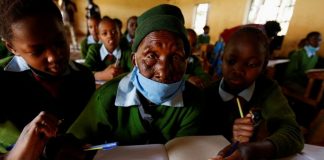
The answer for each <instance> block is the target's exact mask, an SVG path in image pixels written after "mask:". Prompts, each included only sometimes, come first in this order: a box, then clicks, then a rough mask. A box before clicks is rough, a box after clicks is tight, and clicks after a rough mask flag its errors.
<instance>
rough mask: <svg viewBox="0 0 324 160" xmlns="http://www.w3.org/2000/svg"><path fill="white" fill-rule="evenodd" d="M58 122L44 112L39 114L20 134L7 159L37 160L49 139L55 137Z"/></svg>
mask: <svg viewBox="0 0 324 160" xmlns="http://www.w3.org/2000/svg"><path fill="white" fill-rule="evenodd" d="M58 124H59V120H58V119H57V118H55V117H54V116H52V115H50V114H47V113H45V112H41V113H39V115H38V116H37V117H36V118H34V119H33V120H32V121H31V122H30V123H29V124H27V125H26V126H25V128H24V129H23V131H22V132H21V134H20V136H19V138H18V140H17V142H16V144H15V146H14V148H13V149H12V150H11V151H10V152H9V154H8V156H7V158H8V159H25V160H34V159H39V158H40V155H41V154H42V153H43V149H44V146H45V144H46V142H47V141H48V139H49V138H51V137H55V136H56V133H57V130H58Z"/></svg>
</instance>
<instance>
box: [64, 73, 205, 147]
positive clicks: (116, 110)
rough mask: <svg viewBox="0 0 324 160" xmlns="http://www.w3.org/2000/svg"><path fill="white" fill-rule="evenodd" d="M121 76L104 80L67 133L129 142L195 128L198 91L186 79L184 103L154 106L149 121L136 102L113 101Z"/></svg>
mask: <svg viewBox="0 0 324 160" xmlns="http://www.w3.org/2000/svg"><path fill="white" fill-rule="evenodd" d="M122 77H123V76H120V77H117V78H116V79H113V80H112V81H109V82H107V83H106V84H105V85H104V86H102V87H100V89H99V90H97V91H96V92H95V94H94V95H93V97H92V98H91V100H90V102H89V103H88V105H87V107H86V108H85V110H84V111H83V112H82V113H81V114H80V116H79V117H78V119H77V120H76V121H75V122H74V124H73V125H72V126H71V128H70V129H69V131H68V132H69V133H72V134H73V135H74V136H76V137H77V138H78V139H81V140H84V141H85V142H87V143H89V142H90V143H103V142H105V141H117V142H118V143H119V144H121V145H131V144H145V143H165V142H167V141H168V140H170V139H172V138H174V137H178V136H189V135H195V134H196V133H197V132H198V126H199V125H198V123H199V120H198V115H199V108H200V106H201V101H200V100H199V99H200V98H199V97H200V95H201V94H199V91H198V90H197V89H196V88H195V87H194V86H192V85H191V84H190V83H186V89H185V91H184V92H183V100H184V107H169V106H162V105H161V106H154V108H152V111H151V113H152V116H153V119H154V120H153V122H151V123H150V124H149V123H148V122H147V121H145V120H143V119H142V117H141V115H140V111H139V108H138V106H130V107H118V106H115V105H114V103H115V99H116V92H117V88H118V84H119V82H120V80H121V78H122Z"/></svg>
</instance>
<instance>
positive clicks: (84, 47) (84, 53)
mask: <svg viewBox="0 0 324 160" xmlns="http://www.w3.org/2000/svg"><path fill="white" fill-rule="evenodd" d="M90 45H91V44H88V43H87V37H86V38H85V39H83V40H82V41H81V43H80V47H81V56H82V58H86V57H87V52H88V49H89V46H90Z"/></svg>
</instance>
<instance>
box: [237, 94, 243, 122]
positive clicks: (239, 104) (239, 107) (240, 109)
mask: <svg viewBox="0 0 324 160" xmlns="http://www.w3.org/2000/svg"><path fill="white" fill-rule="evenodd" d="M236 103H237V107H238V109H239V111H240V116H241V118H243V117H244V116H243V112H242V107H241V103H240V100H239V98H236Z"/></svg>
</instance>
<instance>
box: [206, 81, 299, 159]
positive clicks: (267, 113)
mask: <svg viewBox="0 0 324 160" xmlns="http://www.w3.org/2000/svg"><path fill="white" fill-rule="evenodd" d="M219 84H220V81H217V82H215V83H213V84H212V85H211V86H210V87H209V88H208V89H207V90H206V96H205V97H206V98H207V100H206V102H207V105H206V108H205V110H204V112H203V117H204V118H205V121H204V123H203V124H205V126H204V131H205V134H223V135H224V136H225V137H226V138H227V139H228V140H231V138H232V135H233V131H232V128H233V124H234V120H235V119H236V118H239V117H240V114H239V111H238V109H237V104H236V102H235V101H229V102H224V101H223V100H222V99H221V97H220V95H219V91H218V90H219ZM242 104H243V105H242V108H243V112H244V115H246V114H247V113H248V111H249V110H250V109H251V108H252V107H253V108H255V109H256V110H259V113H261V120H260V122H259V124H258V125H256V126H255V130H254V134H253V136H252V139H251V141H262V140H264V139H267V140H270V141H271V142H272V143H273V144H274V146H275V147H276V154H275V155H274V158H278V157H284V156H288V155H291V154H294V153H297V152H299V151H301V150H302V148H303V145H304V144H303V138H302V135H301V133H300V129H299V126H298V124H297V122H296V120H295V114H294V112H293V111H292V109H291V108H290V106H289V104H288V102H287V100H286V98H285V96H284V95H283V94H282V92H281V90H280V87H279V85H278V84H277V83H275V82H274V81H272V80H270V79H267V78H265V77H263V76H261V77H259V78H258V79H257V80H256V83H255V90H254V92H253V95H252V98H251V100H250V101H249V102H246V103H245V104H244V103H242Z"/></svg>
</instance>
